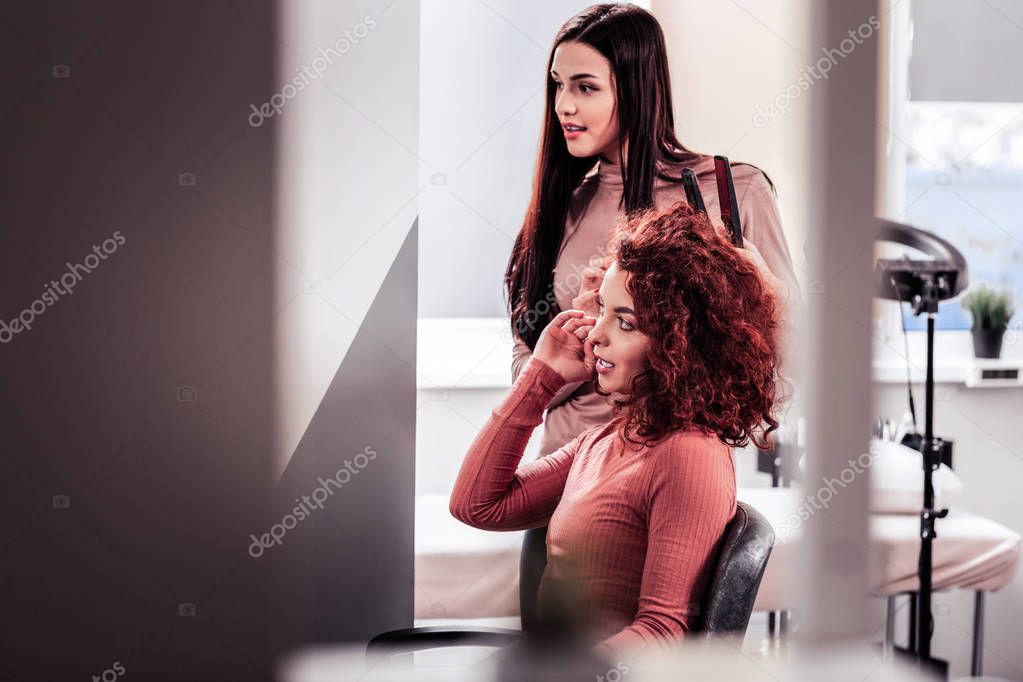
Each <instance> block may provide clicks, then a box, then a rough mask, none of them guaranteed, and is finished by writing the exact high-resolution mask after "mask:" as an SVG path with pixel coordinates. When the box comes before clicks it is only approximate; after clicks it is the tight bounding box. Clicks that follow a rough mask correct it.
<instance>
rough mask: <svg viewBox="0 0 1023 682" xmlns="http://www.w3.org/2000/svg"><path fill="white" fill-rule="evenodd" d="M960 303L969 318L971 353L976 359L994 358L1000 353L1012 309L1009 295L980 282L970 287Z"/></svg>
mask: <svg viewBox="0 0 1023 682" xmlns="http://www.w3.org/2000/svg"><path fill="white" fill-rule="evenodd" d="M962 306H963V308H965V309H966V310H967V311H968V312H969V313H970V317H972V318H973V327H972V328H971V329H970V331H971V332H972V333H973V354H974V355H975V356H976V357H978V358H997V357H999V356H1000V355H1001V354H1002V335H1003V334H1004V333H1005V329H1006V327H1007V326H1008V325H1009V320H1010V319H1012V315H1013V313H1014V312H1015V310H1014V309H1013V302H1012V295H1011V294H1009V293H1007V292H1000V291H996V290H994V289H989V288H988V287H987V285H984V284H981V285H980V286H979V287H977V288H975V289H971V290H970V293H968V294H966V296H964V297H963V300H962Z"/></svg>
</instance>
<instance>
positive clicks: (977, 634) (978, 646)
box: [970, 590, 984, 677]
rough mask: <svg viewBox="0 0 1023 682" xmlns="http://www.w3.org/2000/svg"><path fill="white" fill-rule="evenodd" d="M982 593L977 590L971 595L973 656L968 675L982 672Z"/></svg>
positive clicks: (978, 675)
mask: <svg viewBox="0 0 1023 682" xmlns="http://www.w3.org/2000/svg"><path fill="white" fill-rule="evenodd" d="M983 671H984V593H983V592H982V591H981V590H977V591H976V592H975V593H974V596H973V656H972V658H971V660H970V676H971V677H980V676H981V675H983V674H984V672H983Z"/></svg>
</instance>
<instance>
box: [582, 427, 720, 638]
mask: <svg viewBox="0 0 1023 682" xmlns="http://www.w3.org/2000/svg"><path fill="white" fill-rule="evenodd" d="M649 486H650V487H649V492H648V494H647V495H648V500H649V503H648V512H647V533H648V541H647V551H646V558H645V561H644V564H643V578H642V585H641V588H640V596H639V610H638V611H637V613H636V617H635V619H634V620H633V622H632V624H631V625H629V626H627V627H625V628H624V629H622V630H620V631H619V632H617V633H616V634H614V635H612V636H611V637H609V638H607V639H605V640H603V641H602V642H601V643H600V644H598V645H597V647H595V650H596V651H598V652H599V653H603V654H608V653H610V654H611V658H617V657H621V656H622V655H623V653H625V652H627V651H631V650H636V649H638V648H640V647H642V646H645V645H649V644H656V645H664V644H667V643H669V642H670V641H672V640H677V639H679V638H682V637H684V635H685V633H686V632H688V631H689V629H690V623H691V621H692V619H693V618H695V617H697V616H698V615H699V608H700V604H701V603H702V602H703V599H704V596H705V593H706V590H707V587H708V585H709V581H710V577H711V571H712V570H713V562H714V561H715V559H716V547H717V545H718V543H719V541H720V539H721V537H722V534H723V533H724V530H725V528H726V526H727V525H728V522H729V521H730V520H731V519H732V516H733V515H734V513H735V470H734V467H733V466H732V463H731V455H730V452H729V450H728V449H727V447H725V446H723V445H720V444H716V443H714V444H711V445H709V446H708V445H707V441H702V442H701V441H694V440H684V441H682V442H681V443H680V445H679V446H678V447H673V448H671V449H670V450H667V451H664V452H662V453H660V456H659V458H658V460H657V462H656V463H655V466H653V467H651V477H650V484H649Z"/></svg>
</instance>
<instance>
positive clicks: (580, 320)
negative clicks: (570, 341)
mask: <svg viewBox="0 0 1023 682" xmlns="http://www.w3.org/2000/svg"><path fill="white" fill-rule="evenodd" d="M594 322H596V319H594V318H593V317H590V316H589V315H583V316H580V317H574V318H571V319H569V320H568V321H567V322H565V324H563V325H562V326H561V328H562V329H564V330H565V331H567V332H571V333H573V334H574V333H575V332H576V330H577V329H579V328H580V327H582V326H586V325H593V323H594ZM580 338H582V337H580Z"/></svg>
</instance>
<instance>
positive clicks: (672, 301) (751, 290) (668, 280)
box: [597, 201, 781, 450]
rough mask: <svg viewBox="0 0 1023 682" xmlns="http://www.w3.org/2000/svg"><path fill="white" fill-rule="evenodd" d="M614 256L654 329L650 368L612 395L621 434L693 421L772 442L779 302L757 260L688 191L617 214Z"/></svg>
mask: <svg viewBox="0 0 1023 682" xmlns="http://www.w3.org/2000/svg"><path fill="white" fill-rule="evenodd" d="M611 260H613V261H615V262H617V263H618V267H619V268H620V269H621V270H623V271H625V272H627V273H629V278H628V285H627V288H628V290H629V293H630V294H631V295H632V299H633V302H634V303H635V307H636V316H637V328H638V329H639V331H641V332H642V333H644V334H646V335H647V336H648V337H649V338H650V348H649V351H648V354H647V363H646V365H647V368H646V369H645V370H644V371H641V372H640V373H639V374H637V375H636V376H635V377H633V380H632V390H631V393H630V394H629V395H628V396H624V397H622V398H619V399H616V400H615V401H614V404H615V408H616V409H615V411H616V414H617V413H619V412H624V413H625V414H626V415H627V417H626V419H625V423H624V424H623V425H622V434H623V436H624V437H625V438H626V439H627V440H629V441H630V442H633V443H640V441H636V440H634V439H633V438H631V437H630V436H629V433H630V431H631V432H634V433H635V434H636V435H638V436H640V437H641V438H642V439H643V441H642V443H641V444H647V445H649V444H651V443H652V442H655V441H657V440H659V439H660V438H661V437H663V436H666V435H668V434H669V433H670V432H672V431H676V430H681V429H691V428H696V429H699V430H702V431H704V432H707V433H713V434H715V435H717V437H718V439H719V440H721V441H722V442H723V443H725V444H727V445H731V446H735V447H743V446H745V445H747V444H748V443H749V442H750V441H751V440H752V442H753V443H754V444H756V445H757V446H758V447H760V448H762V449H765V450H769V449H771V448H773V446H774V445H773V441H772V439H771V432H772V431H774V430H776V429H777V428H778V421H777V420H776V419H775V417H774V409H775V408H776V402H777V396H776V390H777V385H778V381H779V377H778V373H777V368H778V366H779V362H780V325H781V321H780V311H781V309H780V307H779V304H778V301H777V299H776V296H775V295H774V293H773V292H772V291H771V289H770V288H769V287H768V286H767V285H766V284H765V282H764V280H763V279H762V278H761V276H760V273H759V271H758V268H757V266H756V265H755V264H754V263H753V262H752V261H750V260H749V259H747V258H746V257H745V256H743V255H742V254H740V253H739V251H738V249H736V247H734V246H733V245H732V244H731V243H730V242H729V241H728V240H727V239H726V238H725V237H724V236H723V235H722V234H720V233H719V232H718V230H717V229H716V228H714V227H713V226H712V225H711V224H710V222H709V220H708V218H707V216H706V214H705V213H702V212H698V211H694V210H693V209H692V208H691V207H690V206H689V205H688V204H687V203H686V202H684V201H681V202H679V203H677V204H675V205H673V206H672V207H671V208H669V209H667V210H664V211H661V212H658V211H655V210H649V211H646V212H643V213H639V214H636V215H634V216H633V217H632V218H631V219H630V220H628V221H625V222H623V223H622V224H621V225H620V226H619V228H618V231H617V233H616V235H615V238H614V239H613V240H612V242H611V248H610V255H609V257H608V261H611ZM597 390H598V391H599V392H600V393H601V394H603V395H610V394H608V393H605V392H603V391H601V390H600V389H599V387H598V389H597Z"/></svg>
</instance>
